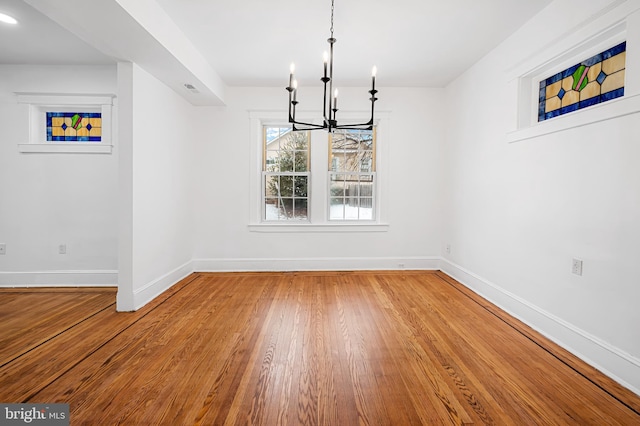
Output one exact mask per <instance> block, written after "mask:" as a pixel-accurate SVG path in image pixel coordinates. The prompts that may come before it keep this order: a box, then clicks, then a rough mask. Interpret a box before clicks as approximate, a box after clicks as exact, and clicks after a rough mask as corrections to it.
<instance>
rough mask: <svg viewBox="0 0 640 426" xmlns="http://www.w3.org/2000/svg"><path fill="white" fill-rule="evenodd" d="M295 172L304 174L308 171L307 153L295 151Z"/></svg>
mask: <svg viewBox="0 0 640 426" xmlns="http://www.w3.org/2000/svg"><path fill="white" fill-rule="evenodd" d="M294 154H295V161H294V165H295V171H296V172H306V171H307V170H308V161H309V158H308V155H307V151H295V152H294Z"/></svg>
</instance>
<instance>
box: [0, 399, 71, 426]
mask: <svg viewBox="0 0 640 426" xmlns="http://www.w3.org/2000/svg"><path fill="white" fill-rule="evenodd" d="M0 407H2V408H0V410H1V411H0V413H2V414H4V419H2V415H0V424H1V425H13V424H30V423H33V424H37V425H43V426H45V425H46V426H49V425H51V426H57V425H60V426H63V425H64V426H67V425H69V404H1V403H0Z"/></svg>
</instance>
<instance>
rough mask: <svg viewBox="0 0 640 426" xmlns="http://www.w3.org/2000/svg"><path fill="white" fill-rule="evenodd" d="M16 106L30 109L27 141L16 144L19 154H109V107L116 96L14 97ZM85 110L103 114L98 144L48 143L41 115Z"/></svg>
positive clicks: (19, 95) (110, 108)
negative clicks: (52, 111) (61, 111)
mask: <svg viewBox="0 0 640 426" xmlns="http://www.w3.org/2000/svg"><path fill="white" fill-rule="evenodd" d="M15 94H16V97H17V100H18V103H20V104H26V105H28V106H29V139H28V141H27V143H19V144H18V151H19V152H22V153H84V154H111V152H112V150H113V144H112V143H111V141H112V106H113V103H114V98H115V95H110V94H101V95H81V94H80V95H66V94H49V93H22V92H17V93H15ZM69 109H78V110H87V111H99V112H100V113H101V114H102V137H101V141H100V142H52V141H47V139H46V131H45V130H44V124H45V123H44V122H43V118H42V117H43V113H44V112H46V110H69Z"/></svg>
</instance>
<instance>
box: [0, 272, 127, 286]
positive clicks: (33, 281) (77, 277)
mask: <svg viewBox="0 0 640 426" xmlns="http://www.w3.org/2000/svg"><path fill="white" fill-rule="evenodd" d="M116 285H118V271H111V270H104V271H103V270H79V271H17V272H16V271H12V272H4V271H0V287H106V286H116Z"/></svg>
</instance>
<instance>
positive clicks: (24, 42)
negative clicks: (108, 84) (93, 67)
mask: <svg viewBox="0 0 640 426" xmlns="http://www.w3.org/2000/svg"><path fill="white" fill-rule="evenodd" d="M0 13H4V14H7V15H10V16H12V17H14V18H15V19H17V20H18V25H7V24H3V23H1V22H0V64H41V65H63V64H71V65H79V64H100V65H102V64H109V63H114V61H113V59H111V58H109V57H108V56H106V55H104V54H103V53H101V52H100V51H98V50H97V49H94V48H93V47H91V46H90V45H89V44H87V43H85V42H84V41H82V40H80V39H79V38H78V37H76V36H74V35H73V34H71V33H70V32H69V31H67V30H66V29H64V28H62V27H61V26H60V25H58V24H57V23H55V22H54V21H52V20H51V19H49V18H48V17H46V16H45V15H43V14H41V13H40V12H38V11H36V10H35V9H33V8H32V7H31V6H29V5H28V4H26V3H24V2H23V1H22V0H0Z"/></svg>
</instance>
